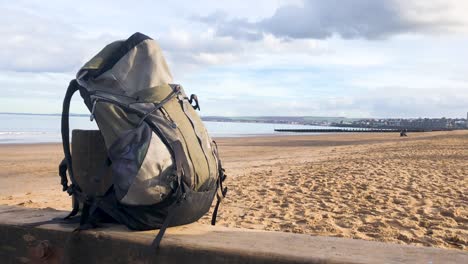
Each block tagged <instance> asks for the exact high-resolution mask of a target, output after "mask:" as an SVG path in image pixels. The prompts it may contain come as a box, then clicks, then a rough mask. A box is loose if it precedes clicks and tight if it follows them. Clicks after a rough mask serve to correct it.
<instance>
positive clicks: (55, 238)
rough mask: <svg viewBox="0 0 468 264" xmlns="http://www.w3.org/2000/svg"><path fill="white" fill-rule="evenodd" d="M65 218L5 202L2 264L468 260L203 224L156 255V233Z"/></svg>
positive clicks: (0, 221) (174, 236)
mask: <svg viewBox="0 0 468 264" xmlns="http://www.w3.org/2000/svg"><path fill="white" fill-rule="evenodd" d="M64 215H66V212H62V211H55V210H53V209H27V208H20V207H9V206H1V205H0V263H182V262H183V263H468V253H466V252H463V251H459V250H445V249H437V248H424V247H414V246H404V245H397V244H387V243H379V242H370V241H362V240H352V239H343V238H329V237H313V236H309V235H300V234H290V233H280V232H266V231H257V230H246V229H232V228H224V227H212V226H205V225H200V224H191V225H186V226H182V227H176V228H170V229H168V231H167V233H166V236H165V237H164V239H163V242H162V244H161V248H160V249H159V250H157V251H155V250H152V249H151V248H150V247H149V246H148V245H149V244H150V243H151V241H152V239H153V238H154V235H155V233H156V231H148V232H130V231H128V230H127V229H126V228H124V227H122V226H117V225H108V226H106V227H104V228H99V229H95V230H91V231H83V232H81V233H72V230H73V229H74V228H75V227H76V224H70V223H68V224H63V223H47V221H48V220H50V219H52V218H54V217H63V216H64ZM33 223H36V224H34V225H31V224H33Z"/></svg>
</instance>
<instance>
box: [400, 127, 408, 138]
mask: <svg viewBox="0 0 468 264" xmlns="http://www.w3.org/2000/svg"><path fill="white" fill-rule="evenodd" d="M407 131H408V130H407V129H402V130H401V132H400V137H407V136H408V135H407V134H406V132H407Z"/></svg>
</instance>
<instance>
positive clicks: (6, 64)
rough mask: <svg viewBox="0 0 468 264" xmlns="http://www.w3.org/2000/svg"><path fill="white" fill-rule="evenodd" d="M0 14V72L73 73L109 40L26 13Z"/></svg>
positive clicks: (10, 11)
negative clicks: (0, 38)
mask: <svg viewBox="0 0 468 264" xmlns="http://www.w3.org/2000/svg"><path fill="white" fill-rule="evenodd" d="M0 13H1V14H2V15H1V16H0V25H2V26H0V34H1V35H2V41H1V42H0V57H1V58H2V59H1V60H0V71H18V72H69V71H75V70H77V69H78V68H79V67H80V66H81V65H82V64H83V63H84V62H85V61H86V59H89V58H90V56H91V55H92V54H93V53H95V52H97V51H98V50H99V48H98V47H99V46H101V45H104V44H105V43H108V42H110V41H111V39H113V38H112V37H111V36H109V35H108V34H101V35H99V36H97V37H88V36H87V34H86V33H84V32H82V31H81V30H79V29H78V28H76V27H74V26H73V25H70V24H67V23H64V22H63V21H58V20H56V19H52V18H49V17H47V16H41V15H38V14H35V13H33V12H30V11H27V10H22V9H15V8H5V7H3V8H0ZM19 18H20V19H19Z"/></svg>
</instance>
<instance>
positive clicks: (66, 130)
mask: <svg viewBox="0 0 468 264" xmlns="http://www.w3.org/2000/svg"><path fill="white" fill-rule="evenodd" d="M79 88H80V85H79V84H78V82H77V81H76V80H72V81H71V82H70V84H69V85H68V88H67V92H66V93H65V98H64V99H63V107H62V129H61V131H62V145H63V153H64V155H65V164H66V169H67V170H68V175H69V176H70V181H71V182H72V184H73V186H74V188H75V189H76V190H78V191H80V187H79V186H78V184H77V182H76V180H75V177H74V175H73V166H72V157H71V153H70V127H69V113H70V101H71V98H72V97H73V94H74V93H75V92H76V91H78V90H79ZM61 165H62V164H61ZM61 167H62V168H64V166H61ZM65 177H66V176H65Z"/></svg>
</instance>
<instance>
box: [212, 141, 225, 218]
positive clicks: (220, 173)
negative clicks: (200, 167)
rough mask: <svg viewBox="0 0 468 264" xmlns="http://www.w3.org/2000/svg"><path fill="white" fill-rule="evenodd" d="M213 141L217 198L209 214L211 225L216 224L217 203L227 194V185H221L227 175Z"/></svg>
mask: <svg viewBox="0 0 468 264" xmlns="http://www.w3.org/2000/svg"><path fill="white" fill-rule="evenodd" d="M213 143H214V148H213V150H214V151H213V152H214V154H215V155H216V158H217V160H218V180H217V181H216V184H217V186H216V198H217V201H216V206H215V208H214V210H213V215H212V216H211V225H215V224H216V217H217V216H218V208H219V205H220V204H221V201H222V200H223V198H224V197H226V194H227V191H228V189H227V187H223V182H224V180H226V177H227V175H226V174H225V173H224V169H223V166H222V164H221V159H220V158H219V154H218V144H217V143H216V141H214V140H213Z"/></svg>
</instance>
